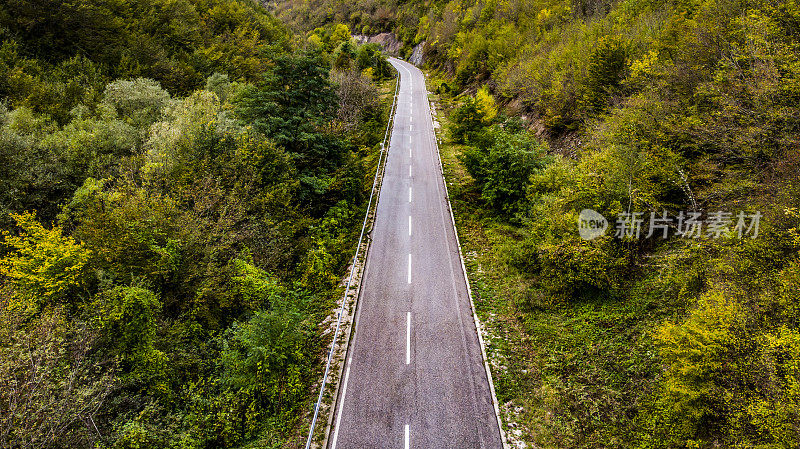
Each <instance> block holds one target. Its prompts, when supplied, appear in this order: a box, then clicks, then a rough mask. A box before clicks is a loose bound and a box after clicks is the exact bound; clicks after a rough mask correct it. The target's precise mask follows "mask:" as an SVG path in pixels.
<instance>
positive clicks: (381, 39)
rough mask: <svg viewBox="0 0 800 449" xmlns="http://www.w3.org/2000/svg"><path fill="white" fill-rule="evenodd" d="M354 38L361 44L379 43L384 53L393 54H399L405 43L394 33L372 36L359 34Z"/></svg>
mask: <svg viewBox="0 0 800 449" xmlns="http://www.w3.org/2000/svg"><path fill="white" fill-rule="evenodd" d="M353 39H355V40H356V42H358V43H359V44H378V45H380V46H381V48H383V52H384V53H386V54H389V55H392V56H398V55H399V54H400V48H402V47H403V43H402V42H400V40H399V39H397V36H395V34H394V33H380V34H375V35H372V36H365V35H363V34H357V35H355V36H353Z"/></svg>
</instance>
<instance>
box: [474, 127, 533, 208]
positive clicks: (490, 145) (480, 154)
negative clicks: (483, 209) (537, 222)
mask: <svg viewBox="0 0 800 449" xmlns="http://www.w3.org/2000/svg"><path fill="white" fill-rule="evenodd" d="M481 141H482V142H481V145H482V146H481V147H472V148H469V149H467V150H465V151H464V153H463V154H462V161H463V163H464V166H465V167H466V169H467V171H468V172H469V174H470V175H471V176H472V177H473V178H474V179H475V182H476V184H477V185H478V187H479V188H480V190H481V198H482V199H483V200H484V201H486V203H487V205H488V206H489V207H491V208H492V209H494V210H495V211H496V212H498V213H500V214H502V215H504V216H506V217H513V216H514V215H515V214H520V213H524V212H525V206H526V201H525V200H526V188H527V186H528V183H529V178H530V177H531V175H532V174H533V173H534V172H535V171H536V170H539V169H542V168H543V167H544V166H545V165H546V163H547V158H546V157H545V155H544V149H545V147H544V145H543V144H542V143H541V142H540V141H539V140H538V139H536V138H534V137H533V136H531V135H530V134H528V133H527V132H520V133H515V134H512V133H509V132H506V131H505V130H503V128H502V127H501V126H499V125H495V126H493V127H491V128H489V129H488V130H487V131H486V134H485V135H484V136H483V138H482V139H481Z"/></svg>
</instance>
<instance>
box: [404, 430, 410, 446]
mask: <svg viewBox="0 0 800 449" xmlns="http://www.w3.org/2000/svg"><path fill="white" fill-rule="evenodd" d="M409 433H410V432H409V430H408V424H406V437H405V440H406V444H405V449H408V444H409Z"/></svg>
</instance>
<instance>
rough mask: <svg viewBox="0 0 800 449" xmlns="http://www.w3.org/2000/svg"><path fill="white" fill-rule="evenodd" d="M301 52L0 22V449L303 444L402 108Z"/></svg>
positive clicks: (223, 18) (189, 24)
mask: <svg viewBox="0 0 800 449" xmlns="http://www.w3.org/2000/svg"><path fill="white" fill-rule="evenodd" d="M315 36H316V39H315V40H313V42H312V41H309V40H308V39H307V38H306V36H305V35H296V34H294V33H293V32H292V31H290V30H289V29H288V28H287V27H286V26H285V25H283V24H282V23H281V22H280V21H278V20H277V19H276V18H274V17H273V16H272V15H271V14H269V13H268V12H267V11H266V10H265V9H264V8H263V7H262V6H261V5H259V4H257V3H254V2H251V1H248V0H147V1H145V0H76V1H68V2H63V1H55V0H9V1H4V2H2V3H0V186H1V188H0V447H3V448H69V449H74V448H89V447H97V448H145V447H146V448H162V447H163V448H179V447H180V448H211V447H296V446H299V445H300V444H302V443H299V442H298V441H300V440H301V439H302V438H303V436H304V432H305V430H303V429H304V428H305V429H307V425H308V422H307V421H308V419H307V418H308V414H309V412H310V410H311V407H312V404H313V401H314V397H315V394H316V391H315V384H316V382H317V381H318V378H319V376H320V370H321V368H322V363H323V359H322V357H323V354H324V353H325V350H326V347H327V346H328V344H329V340H330V337H329V336H326V335H325V334H324V333H323V332H322V329H320V326H319V323H320V322H321V321H323V319H324V318H325V317H326V316H328V315H329V314H330V313H331V312H330V311H331V309H332V308H333V307H334V305H335V303H336V300H337V299H338V298H339V296H341V293H342V288H341V286H340V278H341V277H342V276H343V274H344V272H345V269H346V265H347V264H348V262H349V259H350V258H351V257H352V254H353V251H354V250H355V244H356V239H357V237H358V231H359V227H360V224H361V217H363V214H364V212H365V209H366V198H367V196H368V195H369V189H370V188H371V185H372V173H374V170H375V167H376V164H377V157H378V154H379V151H380V142H381V140H382V139H383V131H384V128H385V126H386V121H387V120H388V112H389V107H390V103H391V92H393V90H394V86H393V82H394V81H393V79H392V76H393V74H392V73H390V70H389V66H388V63H387V61H386V57H385V56H384V55H383V54H382V53H381V51H380V49H379V48H377V46H375V45H357V44H355V42H353V41H351V38H350V35H349V34H346V35H342V34H341V33H339V34H336V33H335V29H334V27H332V26H330V27H327V28H321V29H320V30H318V31H317V33H316V34H315ZM304 426H305V427H304Z"/></svg>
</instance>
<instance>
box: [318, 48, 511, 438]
mask: <svg viewBox="0 0 800 449" xmlns="http://www.w3.org/2000/svg"><path fill="white" fill-rule="evenodd" d="M390 62H391V63H392V65H394V66H395V67H396V68H397V69H398V71H399V72H400V89H399V97H398V103H397V113H396V115H395V123H394V128H393V132H392V138H391V142H390V145H389V153H388V159H387V162H386V164H387V165H386V171H385V174H384V177H383V185H382V188H381V193H380V197H379V199H378V205H377V213H376V216H375V223H374V228H373V231H372V238H373V240H372V243H371V246H370V250H369V254H368V257H367V264H366V267H365V272H364V276H363V278H362V284H361V296H360V299H359V301H360V302H359V306H358V311H357V315H356V322H355V326H356V327H355V333H354V335H353V337H352V342H351V345H350V348H349V350H348V352H347V361H346V365H345V370H344V373H345V375H344V378H343V383H342V384H341V385H340V387H339V398H338V403H337V407H336V411H335V413H336V414H335V416H334V422H333V423H334V426H333V428H332V429H331V434H330V437H329V439H328V441H329V443H328V447H329V448H330V449H334V448H339V449H354V448H359V449H361V448H406V449H407V448H458V449H472V448H493V449H495V448H502V443H501V438H500V430H499V426H498V424H497V419H496V417H495V413H494V407H493V402H492V396H491V392H490V388H489V383H488V380H487V376H486V371H485V370H484V365H483V359H482V355H481V348H480V346H479V341H478V335H477V331H476V329H475V322H474V320H473V317H472V310H471V308H470V301H469V296H468V294H467V289H466V283H465V279H464V274H463V272H462V268H461V262H460V259H459V255H458V246H457V243H456V237H455V231H454V229H453V225H452V222H451V218H450V212H449V209H448V207H449V206H448V203H447V200H446V198H445V190H444V180H443V179H442V175H441V172H440V169H439V162H438V158H437V154H436V147H435V145H434V139H435V136H434V132H433V123H432V119H431V115H430V110H429V104H428V99H427V92H426V88H425V80H424V77H423V74H422V72H421V71H419V70H418V69H417V68H416V67H414V66H412V65H411V64H408V63H406V62H404V61H400V60H396V59H392V60H390Z"/></svg>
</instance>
